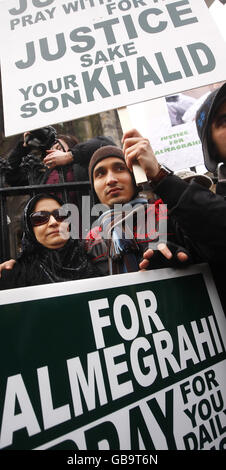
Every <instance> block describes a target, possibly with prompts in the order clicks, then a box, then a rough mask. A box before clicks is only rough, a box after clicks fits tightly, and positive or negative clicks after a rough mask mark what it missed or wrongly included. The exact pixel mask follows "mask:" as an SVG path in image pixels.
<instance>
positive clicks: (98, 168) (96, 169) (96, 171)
mask: <svg viewBox="0 0 226 470" xmlns="http://www.w3.org/2000/svg"><path fill="white" fill-rule="evenodd" d="M103 169H104V166H103V165H101V166H98V167H97V168H94V172H93V174H94V175H95V174H96V173H98V171H99V170H103Z"/></svg>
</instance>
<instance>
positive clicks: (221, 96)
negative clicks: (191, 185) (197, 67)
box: [196, 83, 226, 198]
mask: <svg viewBox="0 0 226 470" xmlns="http://www.w3.org/2000/svg"><path fill="white" fill-rule="evenodd" d="M196 126H197V131H198V134H199V138H200V140H201V143H202V150H203V156H204V162H205V166H206V168H207V169H208V170H209V171H210V172H211V173H215V172H216V173H217V184H216V193H217V194H221V195H222V196H223V197H225V198H226V83H224V84H223V85H222V86H221V87H220V88H217V89H216V90H214V91H213V92H212V93H210V94H209V96H208V97H207V99H206V100H205V101H204V103H203V104H202V105H201V106H200V108H199V110H198V111H197V114H196Z"/></svg>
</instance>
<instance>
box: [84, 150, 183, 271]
mask: <svg viewBox="0 0 226 470" xmlns="http://www.w3.org/2000/svg"><path fill="white" fill-rule="evenodd" d="M89 180H90V184H91V189H92V193H93V199H94V202H99V203H101V204H102V205H105V206H106V207H105V208H104V213H103V214H102V215H101V216H100V217H99V219H98V220H97V224H96V227H95V228H94V229H92V230H91V232H90V233H89V234H88V236H87V240H86V248H87V253H88V256H89V257H91V259H92V261H93V263H95V264H96V266H97V269H99V270H100V272H101V274H104V273H105V274H106V273H119V272H128V271H136V270H138V269H139V268H140V269H142V268H147V267H149V269H150V268H152V269H157V268H161V267H167V266H168V267H169V266H175V265H176V266H179V265H181V263H182V262H184V261H187V260H188V253H187V251H186V248H187V249H188V248H189V247H188V246H186V244H183V247H184V248H181V247H180V243H179V242H180V240H181V239H182V238H179V234H178V231H177V233H171V234H170V235H169V234H168V233H167V228H166V231H165V233H158V231H160V226H161V228H162V225H163V224H162V225H161V220H157V219H158V217H159V219H161V217H160V216H159V210H160V212H161V209H160V205H161V203H162V201H161V200H160V199H158V200H155V201H154V200H153V203H152V204H148V201H147V199H145V198H143V197H139V195H138V188H137V186H136V184H135V180H134V177H133V174H132V172H131V171H130V170H129V168H128V167H127V165H126V162H125V158H124V154H123V152H122V150H121V149H120V148H117V147H112V146H105V147H102V148H100V149H98V150H97V151H96V152H95V153H94V154H93V156H92V158H91V160H90V164H89ZM142 217H143V219H142ZM162 217H165V218H167V214H166V213H165V214H162ZM151 219H152V220H151ZM156 221H157V224H158V223H159V228H158V230H155V228H156V227H155V222H156ZM157 224H156V226H157ZM165 225H166V224H165ZM153 228H154V230H153ZM119 230H121V232H120V233H119ZM159 237H160V241H161V240H162V241H163V240H164V242H165V243H160V241H159ZM158 241H159V244H158ZM183 241H184V239H183ZM153 242H156V243H155V251H153V250H152V248H151V249H149V246H150V245H149V244H150V243H151V244H152V245H153ZM166 242H167V245H168V246H167V245H166ZM157 247H158V250H157ZM109 255H110V256H109ZM151 257H152V260H151V261H150V263H149V261H148V260H149V259H150V258H151ZM145 258H147V259H145ZM148 265H149V266H148Z"/></svg>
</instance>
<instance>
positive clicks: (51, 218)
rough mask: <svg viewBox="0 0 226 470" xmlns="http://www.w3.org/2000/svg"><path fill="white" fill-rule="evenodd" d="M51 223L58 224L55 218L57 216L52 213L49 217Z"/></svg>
mask: <svg viewBox="0 0 226 470" xmlns="http://www.w3.org/2000/svg"><path fill="white" fill-rule="evenodd" d="M49 225H58V222H57V220H56V219H55V217H53V215H52V214H51V215H50V218H49Z"/></svg>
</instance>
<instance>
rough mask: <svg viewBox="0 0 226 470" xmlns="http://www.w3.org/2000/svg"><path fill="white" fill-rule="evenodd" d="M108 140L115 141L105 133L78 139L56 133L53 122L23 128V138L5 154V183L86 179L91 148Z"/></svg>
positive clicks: (21, 184) (50, 182) (106, 142)
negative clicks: (91, 137)
mask: <svg viewBox="0 0 226 470" xmlns="http://www.w3.org/2000/svg"><path fill="white" fill-rule="evenodd" d="M109 144H111V145H114V142H113V141H112V140H111V139H109V138H108V137H104V136H97V137H95V138H93V139H89V140H88V141H86V142H81V143H79V141H78V139H77V137H75V136H72V135H64V134H60V135H57V133H56V130H55V129H54V128H53V127H52V126H47V127H43V128H41V129H37V130H34V131H31V132H25V133H24V135H23V140H22V141H20V142H19V143H18V144H17V146H16V147H15V148H14V149H13V150H12V151H11V152H10V154H9V156H8V162H9V164H10V168H9V170H8V171H7V172H6V183H7V184H9V185H10V186H24V185H29V184H35V185H37V184H57V183H62V182H64V181H65V182H71V181H75V182H78V181H87V180H88V173H87V168H88V164H89V160H90V158H91V156H92V154H93V152H95V150H96V149H98V148H99V147H101V146H103V145H109ZM29 167H30V172H29ZM29 176H30V178H29ZM70 202H75V201H73V200H71V201H70Z"/></svg>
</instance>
